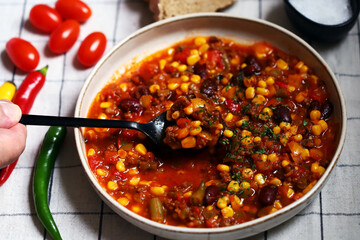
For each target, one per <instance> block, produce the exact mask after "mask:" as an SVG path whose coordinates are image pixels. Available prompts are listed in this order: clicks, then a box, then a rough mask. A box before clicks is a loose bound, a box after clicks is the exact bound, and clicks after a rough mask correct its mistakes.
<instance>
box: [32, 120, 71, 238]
mask: <svg viewBox="0 0 360 240" xmlns="http://www.w3.org/2000/svg"><path fill="white" fill-rule="evenodd" d="M65 136H66V127H54V126H52V127H50V128H49V130H48V131H47V133H46V135H45V138H44V141H43V144H42V147H41V150H40V153H39V156H38V158H37V162H36V165H35V172H34V179H33V197H34V203H35V210H36V213H37V215H38V217H39V219H40V221H41V223H42V224H43V226H44V227H45V228H46V230H47V231H48V232H49V233H50V235H51V237H52V238H54V239H56V240H59V239H62V238H61V236H60V232H59V230H58V228H57V226H56V223H55V221H54V219H53V217H52V215H51V212H50V209H49V204H48V187H49V180H50V176H51V172H52V169H53V167H54V164H55V160H56V158H57V156H58V153H59V151H60V148H61V146H62V143H63V142H64V140H65Z"/></svg>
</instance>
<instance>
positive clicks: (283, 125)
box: [280, 122, 291, 130]
mask: <svg viewBox="0 0 360 240" xmlns="http://www.w3.org/2000/svg"><path fill="white" fill-rule="evenodd" d="M280 128H281V129H283V130H290V128H291V124H290V123H288V122H281V123H280Z"/></svg>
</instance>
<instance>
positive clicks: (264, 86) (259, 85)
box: [257, 80, 267, 88]
mask: <svg viewBox="0 0 360 240" xmlns="http://www.w3.org/2000/svg"><path fill="white" fill-rule="evenodd" d="M257 85H258V87H260V88H266V86H267V84H266V82H265V81H264V80H260V81H259V82H258V84H257Z"/></svg>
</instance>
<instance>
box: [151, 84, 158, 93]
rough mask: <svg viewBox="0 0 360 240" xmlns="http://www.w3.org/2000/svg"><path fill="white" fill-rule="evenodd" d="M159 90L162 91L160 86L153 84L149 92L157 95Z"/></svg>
mask: <svg viewBox="0 0 360 240" xmlns="http://www.w3.org/2000/svg"><path fill="white" fill-rule="evenodd" d="M159 89H160V86H159V85H158V84H153V85H151V86H150V87H149V90H150V92H151V93H156V91H157V90H159Z"/></svg>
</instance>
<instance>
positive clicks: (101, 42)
mask: <svg viewBox="0 0 360 240" xmlns="http://www.w3.org/2000/svg"><path fill="white" fill-rule="evenodd" d="M105 48H106V37H105V35H104V34H103V33H101V32H93V33H91V34H90V35H89V36H87V37H86V38H85V39H84V41H83V42H82V43H81V45H80V48H79V50H78V53H77V57H78V60H79V62H80V63H81V64H82V65H84V66H85V67H91V66H93V65H94V64H95V63H96V62H97V61H99V59H100V58H101V56H102V55H103V53H104V51H105Z"/></svg>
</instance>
